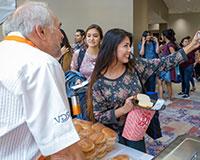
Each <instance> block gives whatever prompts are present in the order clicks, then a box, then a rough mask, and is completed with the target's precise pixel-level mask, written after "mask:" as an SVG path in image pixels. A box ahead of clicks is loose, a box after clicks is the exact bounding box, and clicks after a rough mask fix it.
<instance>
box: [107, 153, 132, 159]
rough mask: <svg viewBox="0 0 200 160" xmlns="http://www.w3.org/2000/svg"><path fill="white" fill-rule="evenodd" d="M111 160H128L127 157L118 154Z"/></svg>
mask: <svg viewBox="0 0 200 160" xmlns="http://www.w3.org/2000/svg"><path fill="white" fill-rule="evenodd" d="M111 160H130V159H129V156H128V155H125V154H120V155H117V156H115V157H113V158H112V159H111Z"/></svg>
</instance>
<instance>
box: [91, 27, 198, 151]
mask: <svg viewBox="0 0 200 160" xmlns="http://www.w3.org/2000/svg"><path fill="white" fill-rule="evenodd" d="M198 40H199V39H198V38H197V34H196V35H195V37H194V39H193V41H192V43H191V44H190V45H188V46H186V47H185V48H184V49H181V50H179V51H178V52H174V53H173V54H170V55H168V56H166V57H163V58H161V59H151V60H146V59H143V58H140V57H138V58H133V59H130V58H129V57H130V52H131V48H130V47H131V44H132V37H131V34H130V33H128V32H126V31H124V30H122V29H111V30H109V31H108V32H107V33H106V34H105V36H104V38H103V41H102V45H101V47H100V51H99V54H98V57H97V60H96V65H95V68H94V70H93V73H92V76H91V81H90V83H89V87H88V93H87V96H88V97H87V104H88V112H89V117H90V119H91V120H93V121H98V122H101V123H103V124H105V125H106V126H108V127H110V128H112V129H114V130H115V131H116V132H117V133H118V135H119V142H120V143H122V144H125V145H127V146H129V147H132V148H135V149H138V150H140V151H143V152H145V142H144V138H143V139H141V140H138V141H131V140H128V139H126V138H124V137H122V135H121V134H122V130H123V126H124V122H125V120H126V116H127V114H128V113H129V112H130V111H137V110H140V111H142V110H143V109H141V108H138V107H135V106H134V105H133V103H132V100H133V99H134V96H135V95H137V93H141V92H142V87H141V84H140V80H139V77H140V79H141V81H142V82H143V84H144V83H145V81H146V80H147V79H148V78H149V77H150V76H151V75H152V74H154V73H159V72H161V71H162V70H165V71H167V70H170V69H171V68H173V67H175V66H176V65H177V64H178V63H180V62H181V61H183V60H187V56H186V54H187V53H189V52H190V51H191V50H193V49H194V48H196V47H198V46H199V45H200V44H199V42H198ZM139 113H140V112H139ZM140 114H142V112H141V113H140Z"/></svg>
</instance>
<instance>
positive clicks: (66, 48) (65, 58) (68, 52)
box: [59, 29, 73, 72]
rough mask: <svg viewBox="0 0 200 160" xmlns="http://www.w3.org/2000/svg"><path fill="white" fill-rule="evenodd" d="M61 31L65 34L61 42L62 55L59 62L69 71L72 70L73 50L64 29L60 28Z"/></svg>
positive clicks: (64, 69)
mask: <svg viewBox="0 0 200 160" xmlns="http://www.w3.org/2000/svg"><path fill="white" fill-rule="evenodd" d="M60 31H61V33H62V34H63V39H62V43H61V53H62V56H61V57H60V58H59V63H60V64H61V66H62V69H63V71H64V72H67V71H69V70H70V65H71V61H72V55H73V50H72V47H71V46H70V44H69V40H68V38H67V36H66V34H65V32H64V30H63V29H60Z"/></svg>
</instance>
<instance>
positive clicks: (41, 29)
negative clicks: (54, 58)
mask: <svg viewBox="0 0 200 160" xmlns="http://www.w3.org/2000/svg"><path fill="white" fill-rule="evenodd" d="M35 32H36V34H37V35H38V37H39V38H40V39H41V40H45V39H46V36H45V28H44V27H41V26H40V25H36V26H35Z"/></svg>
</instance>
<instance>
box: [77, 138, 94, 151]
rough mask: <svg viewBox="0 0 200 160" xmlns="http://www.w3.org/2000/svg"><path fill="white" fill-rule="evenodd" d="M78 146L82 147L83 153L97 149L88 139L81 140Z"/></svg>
mask: <svg viewBox="0 0 200 160" xmlns="http://www.w3.org/2000/svg"><path fill="white" fill-rule="evenodd" d="M78 145H79V146H80V147H81V150H82V151H83V152H89V151H92V150H93V149H94V147H95V145H94V143H93V142H92V141H91V140H90V139H87V138H84V139H81V140H80V141H79V142H78Z"/></svg>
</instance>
